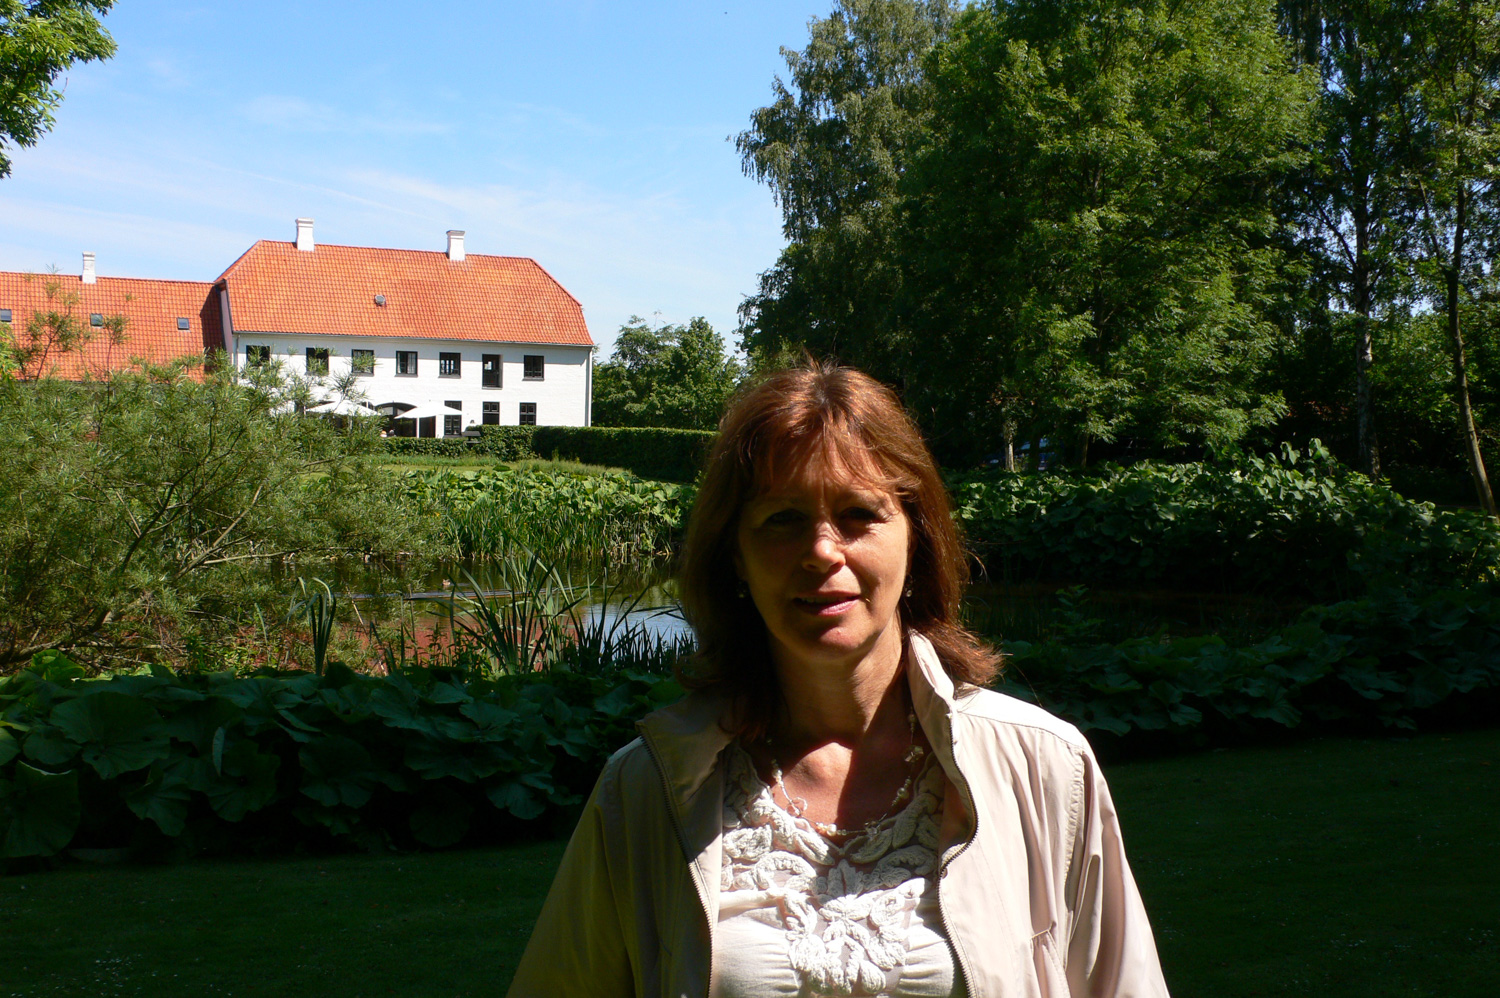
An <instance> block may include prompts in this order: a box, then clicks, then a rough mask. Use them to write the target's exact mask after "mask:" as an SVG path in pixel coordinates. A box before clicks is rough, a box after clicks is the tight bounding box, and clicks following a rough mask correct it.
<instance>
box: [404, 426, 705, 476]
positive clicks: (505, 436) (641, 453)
mask: <svg viewBox="0 0 1500 998" xmlns="http://www.w3.org/2000/svg"><path fill="white" fill-rule="evenodd" d="M715 436H716V434H714V433H713V432H711V431H708V430H666V429H659V428H657V427H613V426H608V427H606V426H486V427H484V428H483V429H482V430H481V431H480V437H479V438H478V439H477V440H476V439H472V438H467V437H387V438H385V447H386V450H387V451H389V452H390V453H392V454H430V455H439V456H443V455H446V456H449V457H471V456H473V455H475V454H484V455H487V456H490V457H494V458H495V459H496V460H499V461H519V460H522V459H524V458H529V457H541V458H551V457H557V458H560V459H562V460H567V461H580V462H582V463H584V464H600V465H605V466H607V467H612V468H624V469H626V470H628V471H630V472H632V473H633V474H636V475H639V476H640V477H641V478H650V479H655V480H657V481H664V482H691V481H693V479H695V478H696V477H697V476H698V471H699V470H700V469H701V468H702V467H703V462H704V460H705V459H706V458H707V457H708V450H709V448H710V447H712V446H713V442H714V437H715Z"/></svg>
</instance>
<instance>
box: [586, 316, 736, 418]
mask: <svg viewBox="0 0 1500 998" xmlns="http://www.w3.org/2000/svg"><path fill="white" fill-rule="evenodd" d="M739 380H740V365H739V362H738V361H736V360H735V359H734V358H733V357H728V356H725V353H724V339H723V337H721V336H720V335H719V334H718V333H716V332H714V328H713V327H712V326H710V325H709V324H708V321H707V320H706V319H704V318H703V317H702V316H699V317H698V318H695V319H693V320H692V321H691V322H689V323H688V324H687V325H685V326H672V325H661V326H657V327H654V328H653V327H652V326H650V325H648V324H647V323H646V320H644V319H642V318H641V317H640V316H631V318H630V321H629V322H627V323H626V324H625V325H623V326H621V327H620V335H619V338H618V339H617V340H616V341H615V349H614V353H613V354H611V355H610V359H609V361H608V362H607V363H604V364H600V365H598V366H597V367H595V368H594V408H593V422H594V425H595V426H664V427H673V428H676V429H684V430H712V429H714V428H715V427H716V426H718V425H719V416H720V415H722V414H723V412H724V406H725V403H726V402H728V400H729V396H730V395H731V394H732V393H733V392H734V389H735V386H736V385H737V384H738V383H739Z"/></svg>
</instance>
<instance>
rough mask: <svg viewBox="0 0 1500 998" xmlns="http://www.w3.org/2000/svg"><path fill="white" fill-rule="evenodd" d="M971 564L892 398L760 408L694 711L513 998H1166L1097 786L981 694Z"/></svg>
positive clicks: (730, 439)
mask: <svg viewBox="0 0 1500 998" xmlns="http://www.w3.org/2000/svg"><path fill="white" fill-rule="evenodd" d="M962 557H963V556H962V551H961V549H960V546H959V543H958V538H957V535H956V533H955V530H954V526H953V522H952V519H951V516H950V513H949V508H948V502H947V497H946V493H945V492H944V490H943V486H942V482H941V481H940V479H939V477H938V473H937V470H936V468H935V467H934V465H933V462H932V458H931V456H930V454H929V453H928V452H927V449H926V447H925V446H924V445H923V443H922V441H921V437H920V436H919V434H918V433H917V431H916V428H915V427H914V426H913V425H912V423H911V421H910V420H909V419H908V418H907V416H906V414H905V413H904V412H903V411H902V409H901V407H900V404H899V403H898V402H897V401H896V398H895V396H894V395H893V394H892V393H891V392H890V391H889V390H887V389H886V388H884V387H882V386H881V385H879V384H878V383H876V382H875V381H873V380H872V379H870V378H868V377H866V376H865V375H863V374H860V373H858V372H856V371H852V370H849V369H847V368H839V367H833V366H813V367H809V368H805V369H796V370H791V371H785V372H782V373H780V374H777V375H774V376H772V377H770V378H768V379H766V380H764V381H762V382H760V383H759V384H757V385H756V386H754V387H753V388H751V389H750V390H749V391H747V392H746V393H744V394H743V395H742V396H741V397H740V398H739V399H738V400H737V401H736V402H735V403H734V405H733V406H732V408H731V410H730V412H729V413H728V414H727V415H726V416H725V417H724V420H723V423H722V425H721V427H720V434H719V439H718V441H717V443H716V445H715V447H714V450H713V452H712V454H711V456H710V458H709V464H708V468H707V470H706V474H705V476H704V480H703V483H702V488H701V490H700V492H699V496H698V502H697V505H696V506H695V508H694V510H693V518H692V523H691V526H690V528H689V531H688V537H687V543H686V549H685V551H684V567H683V577H682V584H683V589H682V595H683V605H684V608H685V610H686V612H687V615H688V619H689V621H690V622H691V623H692V625H693V627H694V629H695V630H696V632H697V635H698V640H699V656H698V660H697V661H698V667H697V671H696V672H694V673H693V674H692V675H689V676H686V677H685V679H686V680H687V685H689V686H690V687H692V688H694V692H693V693H692V694H691V695H690V696H688V697H687V698H686V699H685V700H683V701H682V702H681V703H679V704H676V705H674V706H672V707H668V708H665V709H663V710H660V711H657V712H656V713H654V714H652V715H651V716H649V717H647V718H646V719H645V720H643V721H642V722H641V723H640V725H639V727H640V731H641V737H640V738H639V739H637V740H636V741H634V742H632V743H631V744H630V745H628V746H626V747H625V748H624V749H622V750H621V751H620V752H619V753H617V754H616V755H615V756H614V757H613V758H612V759H611V760H610V761H609V763H608V764H607V765H606V767H605V769H604V772H603V774H602V775H601V776H600V778H599V783H598V785H597V786H596V788H595V790H594V793H593V796H592V797H591V798H590V800H589V802H588V804H587V806H586V807H585V809H584V813H583V816H582V818H581V819H580V821H579V824H578V828H577V830H576V831H575V832H574V834H573V839H572V841H571V842H570V843H569V845H568V849H567V852H566V853H565V854H564V856H563V861H562V865H561V867H560V868H559V870H558V873H557V878H556V880H555V881H554V883H553V886H552V891H551V893H550V894H549V895H548V897H547V901H546V904H545V905H544V907H543V909H542V914H541V916H540V918H539V920H538V922H537V926H536V929H535V930H534V932H533V935H532V937H531V942H530V945H529V946H528V947H527V950H526V953H525V955H524V957H523V958H522V961H521V966H520V969H519V970H518V971H517V973H516V977H515V980H514V983H513V984H512V986H511V990H510V994H511V995H514V996H518V998H519V996H540V995H591V996H592V995H610V996H612V995H638V996H648V995H649V996H656V995H670V996H674V998H675V996H714V998H719V996H723V998H751V996H754V998H759V996H769V995H899V996H917V995H945V996H946V995H968V996H970V998H980V996H984V998H1022V996H1065V995H1073V996H1081V995H1091V996H1126V995H1129V996H1155V995H1165V994H1166V986H1165V984H1164V983H1163V981H1162V977H1161V970H1160V967H1159V965H1158V962H1157V957H1156V950H1155V945H1154V943H1153V941H1152V937H1151V930H1150V927H1149V925H1148V924H1147V921H1146V914H1145V911H1144V909H1143V908H1142V906H1141V901H1140V897H1139V895H1138V893H1137V891H1136V888H1135V883H1134V880H1133V879H1132V877H1131V874H1130V869H1129V867H1128V866H1127V865H1126V862H1125V856H1124V852H1123V851H1122V848H1121V844H1120V830H1119V824H1118V822H1117V820H1116V818H1115V813H1114V807H1113V805H1112V804H1111V802H1110V798H1109V792H1108V790H1107V789H1106V787H1105V785H1104V780H1103V777H1102V775H1101V774H1100V772H1099V768H1098V764H1097V763H1096V762H1095V760H1094V757H1093V755H1092V753H1091V752H1090V751H1089V747H1088V744H1087V743H1086V742H1085V741H1084V739H1083V738H1082V736H1081V735H1080V734H1079V733H1078V731H1077V730H1076V729H1075V728H1073V727H1072V726H1071V725H1069V724H1067V723H1066V722H1064V721H1061V720H1059V719H1057V718H1055V717H1053V716H1051V715H1050V714H1047V713H1046V712H1044V711H1042V710H1040V709H1039V708H1037V707H1034V706H1032V705H1029V704H1026V703H1022V702H1020V701H1017V700H1014V699H1011V698H1009V697H1005V696H1002V695H1000V694H998V693H994V692H992V691H989V690H986V689H984V688H983V687H984V686H985V684H986V683H987V682H988V681H989V680H991V679H992V678H993V677H994V674H995V672H996V670H997V667H998V660H997V657H996V656H995V655H994V653H993V652H991V651H989V650H988V649H986V648H985V647H984V646H983V645H982V644H981V643H980V642H979V641H978V640H976V639H975V638H974V637H973V636H972V635H971V634H969V633H968V632H967V631H966V630H965V629H964V628H963V626H962V624H961V623H960V622H959V613H958V611H959V597H960V591H961V586H962V582H963V578H962V574H963V560H962Z"/></svg>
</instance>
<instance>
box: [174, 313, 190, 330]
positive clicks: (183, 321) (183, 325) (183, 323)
mask: <svg viewBox="0 0 1500 998" xmlns="http://www.w3.org/2000/svg"><path fill="white" fill-rule="evenodd" d="M189 325H190V323H189V322H188V321H187V317H186V316H183V315H179V316H178V317H177V328H178V329H187V328H188V326H189Z"/></svg>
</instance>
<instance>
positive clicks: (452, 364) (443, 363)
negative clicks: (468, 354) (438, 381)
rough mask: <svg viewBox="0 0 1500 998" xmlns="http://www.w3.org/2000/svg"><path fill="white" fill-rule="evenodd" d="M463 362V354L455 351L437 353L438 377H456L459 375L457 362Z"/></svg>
mask: <svg viewBox="0 0 1500 998" xmlns="http://www.w3.org/2000/svg"><path fill="white" fill-rule="evenodd" d="M461 363H463V355H462V354H457V353H440V354H438V377H440V378H456V377H458V376H459V373H458V372H459V364H461Z"/></svg>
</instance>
